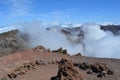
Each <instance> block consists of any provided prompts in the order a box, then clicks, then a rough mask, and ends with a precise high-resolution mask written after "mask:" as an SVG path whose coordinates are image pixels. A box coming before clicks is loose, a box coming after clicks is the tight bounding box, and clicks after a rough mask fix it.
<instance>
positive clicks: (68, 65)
mask: <svg viewBox="0 0 120 80" xmlns="http://www.w3.org/2000/svg"><path fill="white" fill-rule="evenodd" d="M51 80H83V76H82V75H81V74H80V73H78V71H77V70H76V69H74V66H73V63H72V61H71V60H67V59H64V58H63V59H61V61H60V62H59V70H58V74H57V76H55V77H52V78H51Z"/></svg>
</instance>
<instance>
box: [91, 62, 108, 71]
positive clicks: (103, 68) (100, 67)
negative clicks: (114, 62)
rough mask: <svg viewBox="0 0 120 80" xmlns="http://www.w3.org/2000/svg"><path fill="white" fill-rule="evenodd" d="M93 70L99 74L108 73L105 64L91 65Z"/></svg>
mask: <svg viewBox="0 0 120 80" xmlns="http://www.w3.org/2000/svg"><path fill="white" fill-rule="evenodd" d="M91 69H92V71H93V72H95V73H98V72H102V71H106V69H107V66H106V64H104V63H101V62H96V63H94V64H93V65H91Z"/></svg>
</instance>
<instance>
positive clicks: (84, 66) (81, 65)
mask: <svg viewBox="0 0 120 80" xmlns="http://www.w3.org/2000/svg"><path fill="white" fill-rule="evenodd" d="M79 68H81V69H83V70H87V69H89V68H90V65H89V64H88V63H82V64H80V66H79Z"/></svg>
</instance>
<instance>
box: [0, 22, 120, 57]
mask: <svg viewBox="0 0 120 80" xmlns="http://www.w3.org/2000/svg"><path fill="white" fill-rule="evenodd" d="M76 25H79V26H80V27H81V29H82V30H83V31H84V35H85V36H84V39H81V41H80V42H77V43H76V40H77V39H78V36H76V35H72V36H71V38H70V39H71V40H72V41H73V42H71V41H70V40H68V39H67V37H66V36H65V35H64V34H62V33H61V31H60V30H61V29H62V28H65V27H69V28H73V27H76V26H75V25H72V24H64V25H63V24H59V23H57V24H44V23H43V22H40V21H33V22H25V23H20V24H17V25H14V26H9V27H3V28H0V33H3V32H6V31H9V30H13V29H19V30H20V31H21V32H22V33H25V34H28V36H29V42H28V46H29V47H32V48H33V47H35V46H38V45H42V46H45V47H46V48H50V49H51V50H54V49H58V48H60V47H63V48H64V49H67V50H68V53H69V54H71V55H74V54H77V53H79V52H80V53H81V54H82V55H84V56H92V57H102V58H103V57H107V58H120V36H119V35H118V36H115V35H113V33H111V32H109V31H107V32H105V31H103V30H101V29H100V25H98V24H92V23H86V24H82V25H80V24H76ZM46 28H50V29H51V30H46Z"/></svg>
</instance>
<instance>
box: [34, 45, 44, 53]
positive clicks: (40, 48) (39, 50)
mask: <svg viewBox="0 0 120 80" xmlns="http://www.w3.org/2000/svg"><path fill="white" fill-rule="evenodd" d="M33 51H35V52H45V51H46V49H45V48H44V47H43V46H37V47H35V48H34V49H33Z"/></svg>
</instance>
